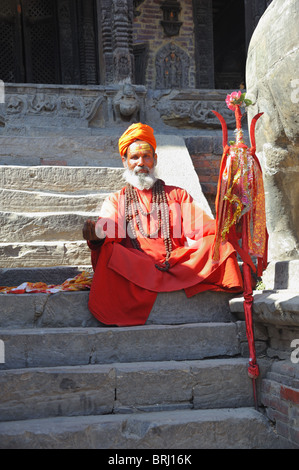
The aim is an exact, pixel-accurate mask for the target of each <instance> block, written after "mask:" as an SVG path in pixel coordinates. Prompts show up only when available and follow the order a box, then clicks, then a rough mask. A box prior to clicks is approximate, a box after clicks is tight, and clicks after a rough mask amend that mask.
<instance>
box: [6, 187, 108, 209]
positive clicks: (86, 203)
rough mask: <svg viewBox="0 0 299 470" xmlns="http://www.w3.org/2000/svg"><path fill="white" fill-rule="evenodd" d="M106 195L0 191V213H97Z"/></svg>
mask: <svg viewBox="0 0 299 470" xmlns="http://www.w3.org/2000/svg"><path fill="white" fill-rule="evenodd" d="M107 195H108V194H106V193H104V194H102V193H97V194H82V195H73V194H65V193H60V194H59V193H48V192H46V191H45V192H44V191H22V190H14V189H0V211H3V212H19V211H20V209H22V211H23V212H34V211H35V212H54V211H55V212H66V211H70V212H74V211H79V212H93V211H94V212H98V211H99V210H100V208H101V206H102V203H103V200H104V198H105V197H106V196H107Z"/></svg>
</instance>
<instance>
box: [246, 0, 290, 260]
mask: <svg viewBox="0 0 299 470" xmlns="http://www.w3.org/2000/svg"><path fill="white" fill-rule="evenodd" d="M298 20H299V4H298V1H297V0H288V1H285V2H281V1H280V0H273V2H272V3H271V4H270V6H269V7H268V9H267V10H266V12H265V13H264V15H263V16H262V18H261V19H260V21H259V23H258V25H257V27H256V29H255V31H254V33H253V36H252V39H251V42H250V45H249V49H248V58H247V71H246V82H247V91H248V97H249V98H251V99H252V100H253V102H254V106H252V107H251V106H250V107H249V120H251V119H252V117H253V116H254V114H256V113H257V112H264V115H263V116H262V117H261V118H260V120H259V122H258V125H257V132H256V141H257V151H258V156H259V158H260V161H261V163H262V166H263V170H264V181H265V192H266V210H267V221H268V230H269V236H270V237H269V255H270V259H271V260H287V259H294V258H298V257H299V223H298V220H299V205H298V200H299V166H298V155H299V126H298V118H297V116H298V101H299V81H298V61H299V30H298Z"/></svg>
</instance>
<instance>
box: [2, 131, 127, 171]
mask: <svg viewBox="0 0 299 470" xmlns="http://www.w3.org/2000/svg"><path fill="white" fill-rule="evenodd" d="M0 165H63V166H65V165H71V166H74V165H78V166H109V167H118V166H120V165H121V159H120V155H119V153H118V136H115V135H109V134H107V133H106V134H104V135H97V136H84V135H79V136H76V135H73V136H67V135H65V136H63V135H57V136H55V138H53V136H40V137H38V136H36V137H33V136H31V137H30V136H1V137H0Z"/></svg>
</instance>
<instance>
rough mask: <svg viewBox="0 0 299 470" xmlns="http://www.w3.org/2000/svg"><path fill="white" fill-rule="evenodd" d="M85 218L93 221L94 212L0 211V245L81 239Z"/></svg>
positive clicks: (94, 218) (95, 218)
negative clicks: (0, 241)
mask: <svg viewBox="0 0 299 470" xmlns="http://www.w3.org/2000/svg"><path fill="white" fill-rule="evenodd" d="M86 219H93V220H94V221H96V220H97V215H96V213H94V212H81V213H80V212H32V213H30V212H29V213H26V212H23V213H21V212H19V213H18V212H0V226H1V229H0V238H1V240H2V242H3V243H25V242H26V243H32V242H49V241H53V240H55V241H65V240H68V241H77V240H80V239H81V240H83V235H82V228H83V224H84V222H85V220H86Z"/></svg>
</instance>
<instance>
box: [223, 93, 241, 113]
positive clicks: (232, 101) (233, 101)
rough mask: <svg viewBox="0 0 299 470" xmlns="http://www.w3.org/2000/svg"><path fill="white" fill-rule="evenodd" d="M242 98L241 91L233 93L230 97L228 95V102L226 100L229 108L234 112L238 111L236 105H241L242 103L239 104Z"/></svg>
mask: <svg viewBox="0 0 299 470" xmlns="http://www.w3.org/2000/svg"><path fill="white" fill-rule="evenodd" d="M241 96H242V92H241V91H233V92H232V93H231V94H230V95H227V97H226V100H225V102H226V104H227V107H228V108H229V109H231V110H232V111H234V110H235V109H236V105H237V104H241V103H240V102H238V101H239V100H240V98H241Z"/></svg>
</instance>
